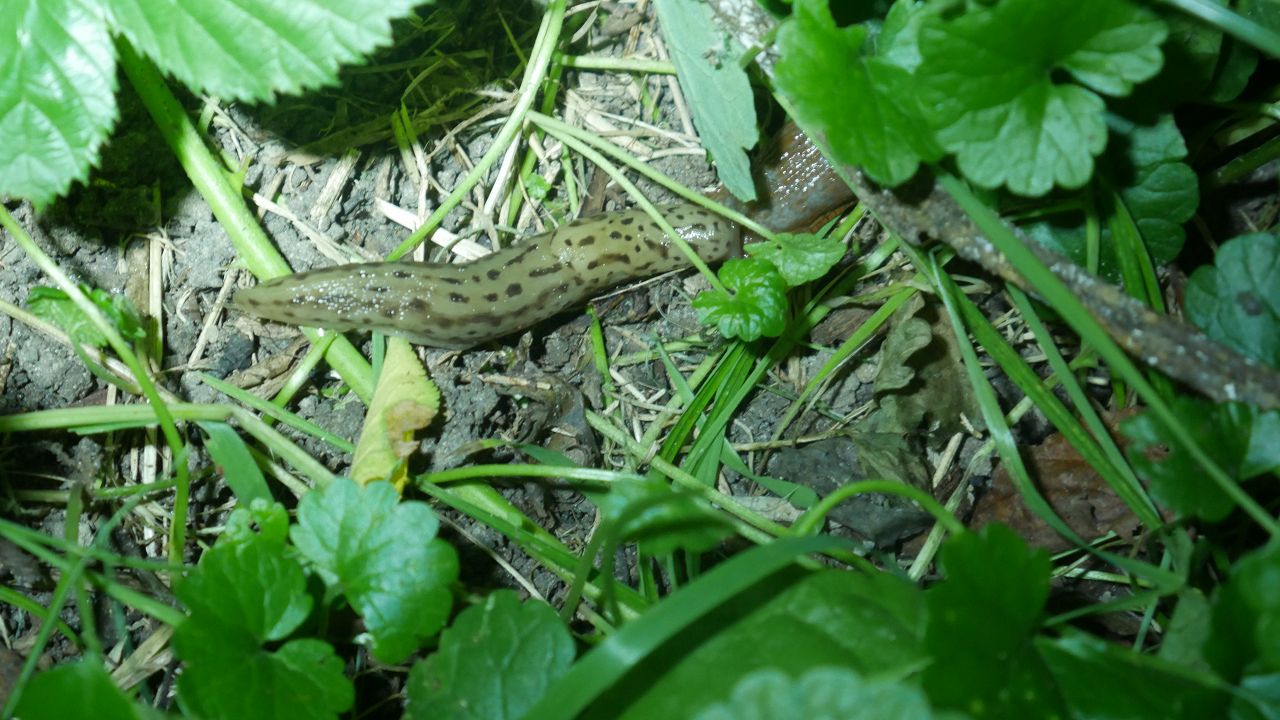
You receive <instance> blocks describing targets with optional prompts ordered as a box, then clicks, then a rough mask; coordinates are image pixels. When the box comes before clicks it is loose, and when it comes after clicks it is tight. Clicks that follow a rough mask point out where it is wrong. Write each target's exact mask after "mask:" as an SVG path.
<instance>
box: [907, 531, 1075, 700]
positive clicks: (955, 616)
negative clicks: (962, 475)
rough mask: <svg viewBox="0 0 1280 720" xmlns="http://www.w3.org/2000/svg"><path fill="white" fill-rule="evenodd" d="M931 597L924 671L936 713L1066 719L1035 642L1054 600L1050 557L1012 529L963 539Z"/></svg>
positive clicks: (948, 552) (946, 558)
mask: <svg viewBox="0 0 1280 720" xmlns="http://www.w3.org/2000/svg"><path fill="white" fill-rule="evenodd" d="M939 559H940V561H941V563H942V569H943V571H944V573H945V574H946V580H945V581H944V582H941V583H939V584H937V585H935V586H933V587H932V588H930V589H929V591H928V593H926V595H927V599H928V606H929V622H928V628H927V629H926V631H925V646H926V647H927V649H928V650H929V651H930V652H931V653H932V655H933V663H932V664H931V665H929V666H928V667H927V668H925V670H924V674H923V676H922V680H923V683H924V689H925V692H926V693H927V694H928V695H929V699H930V700H931V701H932V702H933V705H934V707H943V708H949V709H954V710H960V711H967V712H970V713H973V714H975V715H976V714H978V713H977V712H975V709H982V710H983V712H982V713H981V714H983V715H985V716H990V717H1051V716H1053V715H1055V714H1056V715H1057V716H1059V717H1066V716H1067V714H1066V712H1065V711H1064V710H1063V708H1062V701H1061V699H1060V698H1059V697H1058V696H1057V694H1056V692H1055V690H1054V688H1053V681H1052V678H1051V677H1050V676H1049V673H1048V670H1047V668H1046V667H1045V666H1044V663H1043V661H1041V660H1040V659H1039V657H1038V656H1037V655H1036V651H1035V647H1034V646H1033V645H1032V638H1033V637H1034V635H1035V632H1036V630H1037V629H1038V628H1039V626H1040V618H1041V614H1042V613H1043V611H1044V604H1045V600H1046V599H1047V598H1048V596H1049V554H1048V553H1047V552H1045V551H1044V550H1031V549H1029V548H1027V546H1026V544H1025V543H1024V542H1023V541H1022V539H1021V538H1019V537H1018V536H1017V535H1015V534H1014V533H1013V531H1012V530H1010V529H1009V528H1007V527H1005V526H1004V525H998V524H995V525H988V526H986V527H984V528H983V529H982V530H981V531H980V532H978V533H965V534H964V535H958V536H956V537H954V538H952V539H951V540H949V541H948V542H947V544H946V545H945V546H944V547H943V548H942V552H941V553H940V556H939Z"/></svg>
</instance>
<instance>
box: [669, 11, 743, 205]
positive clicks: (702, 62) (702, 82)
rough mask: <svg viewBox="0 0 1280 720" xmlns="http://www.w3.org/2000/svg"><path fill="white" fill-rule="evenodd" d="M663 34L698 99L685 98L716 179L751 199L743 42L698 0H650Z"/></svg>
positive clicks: (686, 86) (735, 193)
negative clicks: (718, 178) (729, 32)
mask: <svg viewBox="0 0 1280 720" xmlns="http://www.w3.org/2000/svg"><path fill="white" fill-rule="evenodd" d="M653 4H654V8H655V9H656V10H657V12H658V21H659V24H660V25H661V27H662V36H663V37H664V38H666V40H667V47H668V48H669V49H670V51H671V61H672V62H673V63H675V66H676V74H678V75H679V76H680V84H681V85H682V86H684V90H685V92H686V93H688V95H689V96H690V97H695V98H697V99H698V102H694V103H690V104H689V111H690V112H692V113H693V123H694V125H696V126H697V128H698V134H699V135H700V136H701V137H702V142H703V144H705V145H706V147H707V152H709V153H710V154H711V158H712V159H713V160H715V163H716V172H717V173H718V174H719V176H720V181H721V182H723V183H724V186H725V187H726V188H728V189H729V192H731V193H733V196H734V197H736V198H738V199H739V200H742V201H743V202H750V201H752V200H755V199H756V186H755V181H754V180H753V179H752V177H751V159H750V158H749V157H747V152H746V151H747V150H749V149H751V148H752V147H754V146H755V144H756V141H757V140H759V137H760V131H759V130H758V129H757V127H756V106H755V97H754V95H753V94H752V92H751V81H750V80H749V79H748V78H747V72H746V70H744V69H743V68H742V66H741V65H740V64H739V63H738V58H739V57H740V56H741V55H742V54H743V48H742V46H741V45H739V44H738V42H737V41H736V40H733V39H732V38H731V37H730V36H729V35H728V34H726V33H725V32H724V31H723V30H721V29H720V26H719V24H718V23H716V22H714V21H713V19H712V17H711V8H710V7H708V6H707V4H706V3H704V2H701V1H700V0H654V3H653Z"/></svg>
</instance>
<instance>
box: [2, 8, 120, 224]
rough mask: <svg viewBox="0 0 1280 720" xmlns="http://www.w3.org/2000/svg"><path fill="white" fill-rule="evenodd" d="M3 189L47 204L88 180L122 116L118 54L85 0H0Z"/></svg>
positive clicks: (5, 192)
mask: <svg viewBox="0 0 1280 720" xmlns="http://www.w3.org/2000/svg"><path fill="white" fill-rule="evenodd" d="M0 18H3V20H2V21H0V138H4V142H0V197H4V196H6V195H8V196H12V197H22V198H28V199H30V200H31V201H32V202H33V203H35V205H36V207H42V206H44V205H46V204H47V203H49V202H51V201H52V200H53V199H54V198H55V197H57V196H58V195H60V194H62V193H63V192H66V190H67V188H69V187H70V186H71V183H72V181H74V180H83V179H85V178H86V177H88V175H89V168H90V166H92V165H93V163H94V162H95V161H96V160H97V158H98V148H99V147H100V146H101V145H102V143H103V141H104V140H106V137H107V133H109V132H110V130H111V126H112V125H114V124H115V121H116V99H115V91H116V59H115V48H114V46H113V45H112V43H111V34H110V33H109V32H108V31H107V26H106V23H104V22H103V20H102V18H101V17H100V15H99V14H98V12H97V11H96V10H95V9H94V8H93V7H91V6H89V5H87V4H85V3H83V2H80V0H40V2H31V1H30V0H0Z"/></svg>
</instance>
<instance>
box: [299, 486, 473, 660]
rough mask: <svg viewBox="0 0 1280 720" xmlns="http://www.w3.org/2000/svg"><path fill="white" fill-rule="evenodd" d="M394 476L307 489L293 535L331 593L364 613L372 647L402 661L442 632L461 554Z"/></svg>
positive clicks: (380, 655)
mask: <svg viewBox="0 0 1280 720" xmlns="http://www.w3.org/2000/svg"><path fill="white" fill-rule="evenodd" d="M399 499H400V498H399V494H398V493H396V490H395V488H393V487H392V486H391V484H390V483H386V482H375V483H371V484H369V485H367V486H365V487H363V488H361V487H360V486H358V485H356V484H355V483H353V482H351V481H350V480H347V479H345V478H339V479H336V480H334V481H333V482H331V483H329V484H328V485H327V486H325V487H323V488H321V489H319V490H313V491H312V492H310V493H307V494H306V495H305V496H304V497H303V498H302V500H301V501H300V502H299V503H298V521H297V524H296V525H294V526H293V527H292V528H291V529H290V533H289V537H290V539H292V540H293V544H294V546H296V547H297V548H298V550H299V552H301V553H302V555H303V556H304V557H306V559H307V560H309V561H310V562H311V563H312V564H313V565H314V566H315V569H316V571H317V572H318V573H319V575H320V577H321V578H322V579H323V580H324V582H325V585H327V586H328V587H329V592H330V594H331V595H335V594H338V593H341V594H342V595H345V596H346V598H347V601H348V602H350V603H351V606H352V607H353V608H355V610H356V612H358V613H360V615H361V616H362V617H363V618H364V623H365V627H367V628H368V630H369V636H370V638H371V640H372V642H371V645H372V648H371V649H372V651H373V654H374V655H375V656H376V657H377V658H378V659H379V660H381V661H382V662H385V663H398V662H400V661H401V660H404V658H405V657H407V656H408V655H409V653H411V652H413V651H414V650H416V649H418V648H419V647H421V645H422V643H423V642H424V641H426V640H427V639H429V638H430V637H431V636H433V635H435V634H436V632H438V631H439V630H440V627H441V626H442V625H444V621H445V618H447V617H448V615H449V608H450V606H451V605H452V602H453V598H452V595H451V593H450V585H451V584H452V583H453V582H454V581H455V580H457V579H458V555H457V553H456V552H455V551H454V549H453V547H452V546H450V545H449V544H448V543H446V542H445V541H443V540H440V539H439V538H436V537H435V534H436V530H437V528H438V527H439V524H440V521H439V519H437V518H436V514H435V513H434V512H433V511H432V510H431V508H430V507H428V506H427V505H426V504H425V503H420V502H403V503H402V502H399Z"/></svg>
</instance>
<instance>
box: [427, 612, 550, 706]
mask: <svg viewBox="0 0 1280 720" xmlns="http://www.w3.org/2000/svg"><path fill="white" fill-rule="evenodd" d="M573 656H574V647H573V637H572V636H570V635H569V631H568V630H567V629H565V627H564V625H563V624H562V623H561V622H560V618H559V617H558V616H557V615H556V612H555V610H553V609H552V608H551V606H549V605H547V604H546V603H544V602H541V601H538V600H529V601H526V602H524V603H521V602H520V598H519V596H517V595H516V594H515V593H514V592H512V591H510V590H499V591H498V592H495V593H493V594H492V595H489V596H488V597H486V598H485V599H484V602H483V603H481V604H479V605H475V606H472V607H469V608H467V609H466V610H464V611H462V613H461V614H459V615H458V619H457V620H456V621H454V623H453V626H452V627H450V628H449V629H447V630H445V631H444V632H443V633H442V634H441V635H440V649H439V650H437V651H436V652H435V653H434V654H433V655H431V656H430V657H428V658H427V659H426V660H423V661H422V662H419V663H417V664H416V665H414V666H413V670H412V671H411V672H410V673H409V682H408V685H407V687H406V692H407V694H408V705H407V708H406V714H405V717H406V718H410V719H411V720H429V719H430V720H434V719H436V718H439V719H440V720H447V719H449V718H453V719H455V720H464V719H468V720H469V719H474V720H481V719H483V720H502V719H507V718H509V719H511V720H516V719H518V718H520V717H523V716H524V714H525V712H526V711H527V710H528V709H529V708H531V707H533V704H534V703H535V702H536V701H537V700H538V699H539V698H541V697H542V696H543V695H544V694H545V693H546V691H547V688H548V687H549V686H550V685H551V683H552V682H553V681H555V680H556V679H557V678H559V677H560V676H561V675H563V674H564V673H565V672H566V671H567V670H568V669H569V665H571V664H572V663H573Z"/></svg>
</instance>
